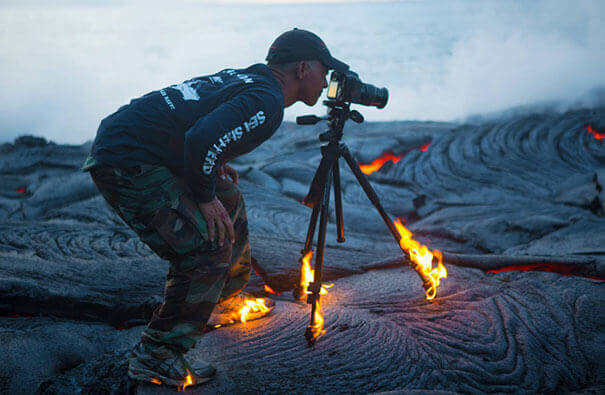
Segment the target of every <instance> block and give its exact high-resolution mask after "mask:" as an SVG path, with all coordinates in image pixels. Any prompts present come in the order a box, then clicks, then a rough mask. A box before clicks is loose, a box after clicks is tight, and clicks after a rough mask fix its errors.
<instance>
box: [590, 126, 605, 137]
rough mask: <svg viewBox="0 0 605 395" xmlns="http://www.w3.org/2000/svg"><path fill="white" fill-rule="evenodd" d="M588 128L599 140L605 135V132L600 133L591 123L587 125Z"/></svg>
mask: <svg viewBox="0 0 605 395" xmlns="http://www.w3.org/2000/svg"><path fill="white" fill-rule="evenodd" d="M586 130H587V131H588V133H589V134H592V135H593V136H594V138H595V139H597V140H601V139H603V138H604V137H605V133H599V132H597V131H596V130H594V129H593V128H592V126H590V125H588V126H587V127H586Z"/></svg>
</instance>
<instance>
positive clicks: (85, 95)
mask: <svg viewBox="0 0 605 395" xmlns="http://www.w3.org/2000/svg"><path fill="white" fill-rule="evenodd" d="M86 4H87V6H75V5H71V4H67V5H63V6H60V7H43V6H40V5H36V4H35V3H31V4H30V6H28V7H23V6H16V5H11V4H9V3H5V4H4V6H3V7H0V86H2V95H1V96H0V105H1V107H2V111H1V112H0V141H2V142H4V141H10V140H12V139H13V138H15V137H16V136H18V135H21V134H35V135H40V136H44V137H46V138H47V139H49V140H53V141H56V142H60V143H74V144H78V143H82V142H84V141H86V140H90V139H92V138H94V136H95V133H96V128H97V126H98V124H99V122H100V120H101V119H102V118H104V117H105V116H107V115H108V114H110V113H111V112H113V111H115V110H116V109H117V108H118V107H120V106H121V105H123V104H125V103H127V102H128V101H129V100H130V99H131V98H134V97H137V96H140V95H143V94H145V93H147V92H149V91H152V90H155V89H159V88H161V87H164V86H167V85H171V84H173V83H178V82H181V81H183V80H186V79H189V78H191V77H194V76H198V75H203V74H208V73H213V72H216V71H218V70H220V69H223V68H226V67H245V66H248V65H250V64H253V63H257V62H263V61H264V57H265V55H266V51H267V48H268V46H269V44H270V43H271V42H272V41H273V39H274V38H275V37H276V36H277V35H278V34H280V33H281V32H283V31H285V30H289V29H291V28H292V27H294V26H298V27H301V28H306V29H309V30H311V31H314V32H316V33H318V34H319V35H320V36H321V37H322V38H323V39H324V41H325V42H326V43H327V45H328V47H329V48H330V50H331V52H332V54H333V55H334V56H335V57H337V58H339V59H341V60H343V61H345V62H346V63H348V64H350V65H351V67H352V68H353V69H354V70H355V71H357V72H358V73H359V75H360V77H361V78H362V79H363V80H364V81H365V82H369V83H372V84H375V85H377V86H386V87H387V88H388V89H389V92H390V99H389V100H390V101H389V104H388V105H387V107H386V108H385V109H383V110H376V109H370V108H362V109H361V110H362V112H363V113H364V115H365V116H366V119H367V120H369V121H373V120H403V119H416V120H460V119H464V118H465V117H467V116H469V115H473V114H482V113H489V112H495V111H502V110H505V109H507V108H510V107H516V106H524V105H533V104H536V103H544V102H556V103H558V105H559V107H560V108H566V106H578V105H581V106H590V105H599V104H600V105H602V101H601V102H597V103H594V102H590V101H587V98H589V97H590V96H587V95H588V94H590V92H594V91H595V89H598V88H602V87H603V86H605V73H603V72H602V70H604V69H605V60H604V55H603V37H605V31H604V28H603V24H602V21H603V16H604V13H603V7H604V6H603V3H602V2H600V1H580V2H573V3H571V2H564V1H539V2H531V3H529V2H520V1H515V2H492V1H489V2H475V1H467V0H455V1H448V2H432V1H426V2H412V1H403V2H391V3H382V2H371V3H348V4H343V3H335V4H281V5H267V4H265V5H258V4H257V5H233V4H229V5H222V6H218V5H209V4H207V3H201V4H200V3H195V2H192V1H188V2H182V3H176V5H172V4H171V6H170V7H167V6H164V5H161V4H159V3H153V5H152V6H150V5H149V4H150V3H149V2H146V3H145V4H146V6H144V5H142V3H141V2H127V1H121V2H113V3H109V4H107V3H106V4H105V6H103V7H98V6H96V4H98V2H93V1H88V2H86ZM323 112H324V110H323V108H322V106H321V105H317V106H316V107H315V108H309V107H306V106H304V105H302V104H296V105H294V106H292V107H290V108H288V109H287V110H286V116H285V119H286V120H294V118H295V117H296V116H297V115H301V114H305V113H323Z"/></svg>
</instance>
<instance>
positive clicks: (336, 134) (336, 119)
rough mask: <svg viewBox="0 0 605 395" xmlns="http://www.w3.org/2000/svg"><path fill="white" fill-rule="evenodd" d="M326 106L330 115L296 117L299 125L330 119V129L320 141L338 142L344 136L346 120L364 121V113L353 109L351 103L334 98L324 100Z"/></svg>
mask: <svg viewBox="0 0 605 395" xmlns="http://www.w3.org/2000/svg"><path fill="white" fill-rule="evenodd" d="M323 104H324V106H326V107H328V109H327V113H328V115H327V116H325V117H318V116H317V115H302V116H299V117H296V124H298V125H315V124H317V123H318V122H320V121H328V126H329V129H328V130H327V131H325V132H324V133H322V134H320V135H319V141H327V142H330V141H335V142H338V141H340V139H341V138H342V130H343V128H344V125H345V122H346V121H347V120H348V119H351V120H352V121H353V122H356V123H362V122H363V121H364V118H363V115H361V113H360V112H359V111H357V110H351V104H350V103H347V102H341V101H337V100H334V99H329V100H324V101H323Z"/></svg>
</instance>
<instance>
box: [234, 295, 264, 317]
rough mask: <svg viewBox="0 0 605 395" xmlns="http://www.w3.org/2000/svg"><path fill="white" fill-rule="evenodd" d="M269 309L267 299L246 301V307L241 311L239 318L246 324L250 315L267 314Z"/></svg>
mask: <svg viewBox="0 0 605 395" xmlns="http://www.w3.org/2000/svg"><path fill="white" fill-rule="evenodd" d="M266 311H269V308H268V307H267V306H265V299H263V298H256V299H255V300H246V305H245V306H244V307H242V308H241V309H240V311H239V317H240V320H241V321H242V322H246V318H247V316H248V314H250V313H258V312H263V313H264V312H266Z"/></svg>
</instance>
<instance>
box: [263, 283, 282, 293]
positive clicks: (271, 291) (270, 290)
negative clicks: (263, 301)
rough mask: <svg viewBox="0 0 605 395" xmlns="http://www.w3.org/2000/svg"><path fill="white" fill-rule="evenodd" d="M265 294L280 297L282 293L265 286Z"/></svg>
mask: <svg viewBox="0 0 605 395" xmlns="http://www.w3.org/2000/svg"><path fill="white" fill-rule="evenodd" d="M265 292H267V293H270V294H275V295H280V294H281V292H277V291H274V290H273V288H271V287H270V286H269V285H267V284H265Z"/></svg>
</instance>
